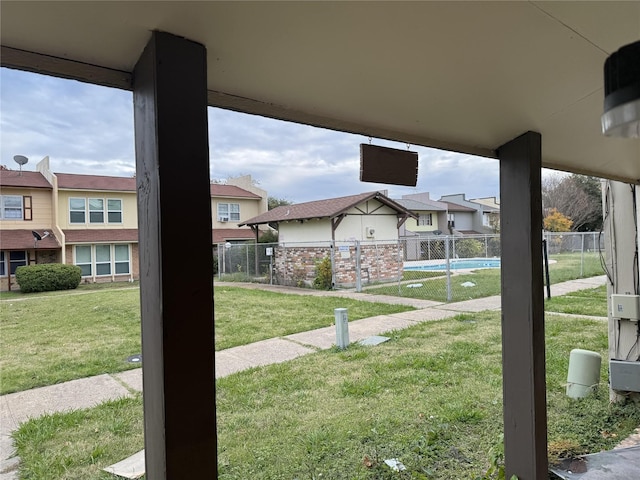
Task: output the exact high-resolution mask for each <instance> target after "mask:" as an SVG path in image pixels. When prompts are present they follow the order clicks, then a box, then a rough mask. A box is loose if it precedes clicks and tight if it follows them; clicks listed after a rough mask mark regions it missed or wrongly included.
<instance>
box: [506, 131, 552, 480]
mask: <svg viewBox="0 0 640 480" xmlns="http://www.w3.org/2000/svg"><path fill="white" fill-rule="evenodd" d="M541 145H542V143H541V136H540V134H539V133H536V132H527V133H525V134H523V135H521V136H519V137H518V138H516V139H514V140H512V141H510V142H508V143H506V144H505V145H503V146H502V147H500V148H499V149H498V158H499V159H500V206H501V224H500V237H501V248H502V267H501V268H502V371H503V373H502V376H503V404H504V443H505V467H506V474H507V475H506V478H510V477H511V475H517V476H518V478H519V480H536V479H540V478H547V477H548V462H547V406H546V387H545V339H544V290H543V288H544V287H543V280H542V199H541V151H542V149H541Z"/></svg>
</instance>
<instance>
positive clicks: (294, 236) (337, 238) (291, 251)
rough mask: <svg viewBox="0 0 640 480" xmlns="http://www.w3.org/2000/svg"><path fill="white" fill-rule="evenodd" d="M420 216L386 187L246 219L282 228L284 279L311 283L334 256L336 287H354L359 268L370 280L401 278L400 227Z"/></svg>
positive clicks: (279, 255)
mask: <svg viewBox="0 0 640 480" xmlns="http://www.w3.org/2000/svg"><path fill="white" fill-rule="evenodd" d="M408 218H416V215H415V214H413V213H411V212H410V211H409V210H407V209H406V208H404V207H403V206H402V205H400V204H399V203H397V202H395V201H394V200H392V199H390V198H388V197H387V196H385V195H384V194H382V193H381V192H377V191H376V192H366V193H361V194H359V195H350V196H346V197H338V198H330V199H325V200H316V201H312V202H306V203H299V204H295V205H285V206H280V207H277V208H275V209H273V210H270V211H268V212H266V213H263V214H262V215H258V216H257V217H254V218H251V219H249V220H246V221H245V222H243V223H242V225H247V226H250V227H251V228H252V229H254V230H255V229H257V228H258V227H259V226H261V225H269V226H271V227H272V228H276V229H277V230H278V247H277V248H275V249H274V257H275V258H274V265H275V270H276V275H277V276H278V277H279V278H278V282H279V283H281V284H289V285H303V284H310V283H312V282H313V279H314V278H315V275H316V264H317V263H318V262H319V261H321V260H322V259H324V258H327V257H328V258H330V259H331V265H332V273H333V284H334V286H352V285H354V284H355V282H356V268H360V269H361V274H362V272H363V271H364V272H365V275H364V277H365V278H367V279H369V280H373V279H375V280H379V281H384V280H393V279H397V276H398V273H399V271H400V270H401V269H402V252H401V251H400V250H401V247H400V245H399V242H398V230H399V229H400V227H401V226H402V225H403V224H404V222H405V221H406V220H407V219H408Z"/></svg>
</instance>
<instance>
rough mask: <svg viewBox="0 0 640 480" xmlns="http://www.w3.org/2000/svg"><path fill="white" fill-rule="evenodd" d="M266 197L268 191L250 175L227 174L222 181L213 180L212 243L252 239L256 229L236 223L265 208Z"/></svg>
mask: <svg viewBox="0 0 640 480" xmlns="http://www.w3.org/2000/svg"><path fill="white" fill-rule="evenodd" d="M267 200H268V198H267V192H266V191H265V190H263V189H261V188H259V187H258V186H256V185H255V183H254V182H253V180H252V178H251V175H244V176H242V177H236V178H230V179H228V180H227V182H226V183H225V184H221V183H212V184H211V215H212V216H213V219H212V220H213V221H212V225H213V232H212V241H213V243H214V244H220V243H226V242H230V243H233V242H238V241H241V242H246V241H248V240H254V239H255V233H253V231H252V230H251V229H250V228H247V227H244V228H242V227H240V228H239V227H238V225H239V224H240V223H241V222H242V221H244V220H247V219H249V218H253V217H256V216H258V215H260V214H262V213H264V212H266V211H267V210H268V204H267Z"/></svg>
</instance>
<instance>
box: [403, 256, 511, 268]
mask: <svg viewBox="0 0 640 480" xmlns="http://www.w3.org/2000/svg"><path fill="white" fill-rule="evenodd" d="M442 262H443V263H438V264H431V265H416V266H410V267H404V269H405V270H429V271H433V270H436V271H437V270H446V269H447V264H446V263H445V262H444V260H443V261H442ZM449 268H450V269H451V270H461V269H464V268H500V259H499V258H464V259H456V260H451V261H450V262H449Z"/></svg>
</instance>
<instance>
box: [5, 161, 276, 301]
mask: <svg viewBox="0 0 640 480" xmlns="http://www.w3.org/2000/svg"><path fill="white" fill-rule="evenodd" d="M36 169H37V171H35V172H30V171H24V172H20V171H15V170H9V169H7V168H6V167H2V169H1V170H0V187H1V188H2V192H1V195H0V290H11V289H14V288H18V286H17V285H16V284H15V276H14V274H15V270H16V268H18V267H19V266H21V265H30V264H35V263H67V264H73V265H78V266H79V267H80V268H81V270H82V278H83V281H84V282H115V281H127V280H134V279H137V278H138V276H139V270H138V211H137V208H138V207H137V199H136V179H135V178H134V177H128V178H127V177H112V176H100V175H78V174H69V173H53V172H51V170H50V168H49V158H48V157H45V158H44V159H43V160H42V161H40V162H39V163H38V164H37V165H36ZM211 211H212V217H213V218H212V225H213V229H212V233H211V238H212V243H213V244H214V245H215V244H218V243H224V242H234V241H252V240H254V239H255V234H254V232H253V231H252V230H251V229H250V228H248V227H244V228H241V227H238V224H239V223H240V222H242V221H243V220H245V219H247V218H251V217H254V216H256V215H259V214H261V213H264V212H266V211H267V192H266V191H264V190H262V189H260V188H258V187H257V186H255V185H254V184H253V181H252V180H251V177H250V176H244V177H239V178H235V179H230V180H229V181H228V182H227V184H224V185H222V184H211ZM186 233H188V232H186V231H185V234H186ZM185 238H187V237H186V236H185Z"/></svg>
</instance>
